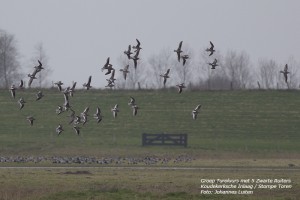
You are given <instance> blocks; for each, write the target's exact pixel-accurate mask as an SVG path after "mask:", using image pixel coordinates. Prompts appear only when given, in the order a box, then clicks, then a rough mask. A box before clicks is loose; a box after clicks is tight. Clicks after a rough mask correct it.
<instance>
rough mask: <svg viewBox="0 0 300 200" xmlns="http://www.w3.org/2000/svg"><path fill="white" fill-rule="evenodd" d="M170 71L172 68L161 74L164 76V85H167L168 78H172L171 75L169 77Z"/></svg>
mask: <svg viewBox="0 0 300 200" xmlns="http://www.w3.org/2000/svg"><path fill="white" fill-rule="evenodd" d="M169 72H170V69H168V70H167V72H166V73H165V74H161V75H160V76H161V77H163V78H164V87H165V86H166V82H167V79H168V78H170V77H169Z"/></svg>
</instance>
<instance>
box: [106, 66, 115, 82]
mask: <svg viewBox="0 0 300 200" xmlns="http://www.w3.org/2000/svg"><path fill="white" fill-rule="evenodd" d="M106 80H107V81H108V82H111V83H115V80H117V79H115V70H114V69H113V70H112V73H111V75H110V78H109V79H106Z"/></svg>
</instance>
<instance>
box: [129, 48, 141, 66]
mask: <svg viewBox="0 0 300 200" xmlns="http://www.w3.org/2000/svg"><path fill="white" fill-rule="evenodd" d="M139 53H140V51H136V53H135V55H134V56H133V57H130V58H131V59H132V60H133V63H134V69H136V67H137V61H138V60H139V59H140V58H139V57H138V56H139Z"/></svg>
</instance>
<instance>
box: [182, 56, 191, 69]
mask: <svg viewBox="0 0 300 200" xmlns="http://www.w3.org/2000/svg"><path fill="white" fill-rule="evenodd" d="M181 58H182V60H183V62H182V64H183V66H184V65H185V63H186V60H187V59H189V58H190V57H189V55H183V56H181Z"/></svg>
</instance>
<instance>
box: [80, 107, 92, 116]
mask: <svg viewBox="0 0 300 200" xmlns="http://www.w3.org/2000/svg"><path fill="white" fill-rule="evenodd" d="M89 110H90V107H86V108H85V109H84V111H83V112H82V113H81V115H88V112H89Z"/></svg>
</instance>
